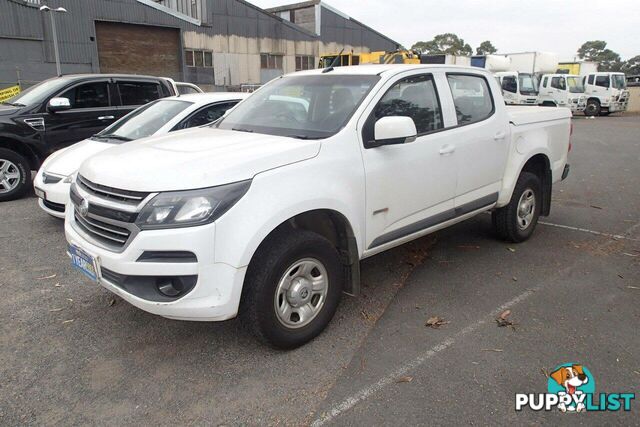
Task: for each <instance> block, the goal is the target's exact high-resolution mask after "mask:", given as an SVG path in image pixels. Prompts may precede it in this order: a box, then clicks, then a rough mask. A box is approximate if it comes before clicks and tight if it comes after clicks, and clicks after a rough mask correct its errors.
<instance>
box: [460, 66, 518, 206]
mask: <svg viewBox="0 0 640 427" xmlns="http://www.w3.org/2000/svg"><path fill="white" fill-rule="evenodd" d="M447 82H448V84H449V88H450V91H449V93H448V95H449V96H451V98H452V101H453V105H454V107H455V112H456V120H457V126H456V128H454V129H451V130H449V131H447V134H448V138H450V140H454V141H455V157H456V161H457V185H456V199H455V207H456V216H460V215H464V214H465V213H468V212H470V211H473V210H476V209H480V208H482V207H484V206H487V205H490V204H491V203H493V202H495V201H497V200H498V192H499V191H500V188H501V186H502V177H503V175H504V171H505V167H506V161H507V152H508V149H509V139H510V133H509V119H508V117H507V113H506V109H505V108H504V107H503V106H499V108H496V105H495V102H494V99H493V96H492V92H491V89H490V85H489V81H488V80H487V79H486V78H485V77H484V76H483V75H479V74H460V73H447ZM496 90H497V87H496Z"/></svg>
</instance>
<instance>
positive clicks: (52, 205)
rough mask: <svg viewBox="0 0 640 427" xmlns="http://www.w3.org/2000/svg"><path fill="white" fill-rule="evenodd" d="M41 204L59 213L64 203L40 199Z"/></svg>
mask: <svg viewBox="0 0 640 427" xmlns="http://www.w3.org/2000/svg"><path fill="white" fill-rule="evenodd" d="M42 204H44V205H45V206H46V207H47V208H48V209H51V210H52V211H56V212H60V213H63V212H64V205H63V204H61V203H53V202H50V201H48V200H42Z"/></svg>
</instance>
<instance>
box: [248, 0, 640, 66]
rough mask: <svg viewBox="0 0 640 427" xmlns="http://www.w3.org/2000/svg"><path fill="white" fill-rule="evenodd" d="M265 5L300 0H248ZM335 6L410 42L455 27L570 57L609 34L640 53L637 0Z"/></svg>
mask: <svg viewBox="0 0 640 427" xmlns="http://www.w3.org/2000/svg"><path fill="white" fill-rule="evenodd" d="M249 1H250V2H251V3H253V4H255V5H256V6H259V7H262V8H266V7H273V6H280V5H282V4H288V3H295V2H296V0H292V1H287V0H249ZM298 1H302V0H298ZM325 3H327V4H328V5H330V6H333V7H334V8H336V9H338V10H340V11H342V12H343V13H346V14H347V15H349V16H351V17H352V18H355V19H357V20H358V21H361V22H363V23H364V24H366V25H368V26H370V27H372V28H374V29H375V30H377V31H379V32H381V33H383V34H385V35H386V36H388V37H390V38H392V39H393V40H395V41H397V42H399V43H400V44H402V45H404V46H405V47H407V48H408V47H411V45H412V44H414V43H415V42H416V41H428V40H431V39H432V38H433V36H435V35H436V34H442V33H454V34H457V35H458V36H459V37H461V38H463V39H464V41H465V42H466V43H469V44H470V45H471V47H473V48H474V51H475V48H476V47H477V46H478V45H479V44H480V43H481V42H482V41H484V40H490V41H491V42H492V43H493V45H494V46H496V47H497V48H498V53H511V52H525V51H543V52H556V53H558V54H559V55H560V59H561V60H571V59H573V58H574V56H575V55H576V51H577V50H578V48H579V47H580V46H581V45H582V43H584V42H585V41H587V40H604V41H606V42H607V48H609V49H611V50H613V51H614V52H617V53H619V54H620V56H622V58H623V59H629V58H631V57H633V56H636V55H640V1H637V0H615V1H602V0H582V1H561V0H537V1H527V2H524V1H520V0H495V1H490V0H483V1H476V0H456V1H434V0H393V1H390V0H327V1H325Z"/></svg>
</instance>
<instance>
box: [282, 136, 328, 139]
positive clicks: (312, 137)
mask: <svg viewBox="0 0 640 427" xmlns="http://www.w3.org/2000/svg"><path fill="white" fill-rule="evenodd" d="M287 138H295V139H320V138H319V137H317V136H309V135H287Z"/></svg>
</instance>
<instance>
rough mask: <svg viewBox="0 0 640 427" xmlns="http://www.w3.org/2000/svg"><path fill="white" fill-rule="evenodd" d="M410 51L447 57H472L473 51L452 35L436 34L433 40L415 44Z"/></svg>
mask: <svg viewBox="0 0 640 427" xmlns="http://www.w3.org/2000/svg"><path fill="white" fill-rule="evenodd" d="M411 49H413V50H416V51H418V52H420V53H426V54H438V53H446V54H449V55H472V54H473V49H472V48H471V46H469V45H468V44H467V43H465V42H464V40H463V39H461V38H460V37H458V36H457V35H455V34H452V33H445V34H438V35H437V36H435V37H434V38H433V40H431V41H428V42H424V41H420V42H416V43H415V44H414V45H413V46H411Z"/></svg>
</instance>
